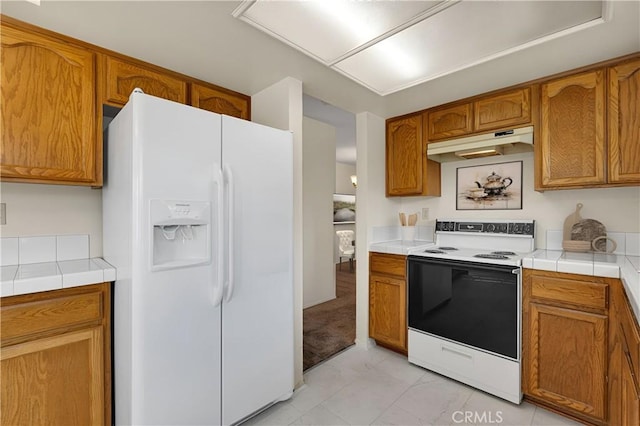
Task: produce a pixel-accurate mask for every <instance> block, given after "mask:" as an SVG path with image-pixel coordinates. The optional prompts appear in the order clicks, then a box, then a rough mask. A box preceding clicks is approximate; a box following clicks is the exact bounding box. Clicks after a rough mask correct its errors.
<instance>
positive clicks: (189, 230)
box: [151, 200, 211, 270]
mask: <svg viewBox="0 0 640 426" xmlns="http://www.w3.org/2000/svg"><path fill="white" fill-rule="evenodd" d="M151 226H152V227H153V234H152V237H151V238H152V242H151V246H152V255H151V269H152V270H162V269H172V268H180V267H184V266H193V265H199V264H205V263H208V262H209V261H210V259H211V204H210V203H209V202H203V201H168V200H151Z"/></svg>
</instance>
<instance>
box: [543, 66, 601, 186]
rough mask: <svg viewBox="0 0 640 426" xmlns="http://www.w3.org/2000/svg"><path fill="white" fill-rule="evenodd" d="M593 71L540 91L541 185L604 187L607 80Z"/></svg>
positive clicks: (571, 77)
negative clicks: (598, 185)
mask: <svg viewBox="0 0 640 426" xmlns="http://www.w3.org/2000/svg"><path fill="white" fill-rule="evenodd" d="M604 77H605V75H604V70H602V69H597V70H594V71H590V72H585V73H581V74H575V75H570V76H568V77H564V78H560V79H557V80H552V81H549V82H546V83H543V84H542V87H541V92H542V93H541V117H540V133H539V134H540V141H539V143H537V144H536V149H539V150H540V152H539V159H540V164H539V167H540V170H539V173H540V179H539V180H540V184H541V187H542V188H543V189H544V188H546V187H572V186H585V185H596V184H602V183H605V181H606V177H605V80H604Z"/></svg>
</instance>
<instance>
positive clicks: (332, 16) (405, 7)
mask: <svg viewBox="0 0 640 426" xmlns="http://www.w3.org/2000/svg"><path fill="white" fill-rule="evenodd" d="M609 6H610V3H608V2H604V1H598V0H596V1H593V0H584V1H536V0H524V1H500V0H499V1H473V0H440V1H351V0H307V1H269V0H245V1H243V2H242V3H241V4H240V6H239V7H238V8H236V10H235V11H234V12H233V15H234V16H235V17H238V18H239V19H242V20H243V21H245V22H247V23H249V24H251V25H253V26H255V27H257V28H259V29H261V30H262V31H265V32H266V33H268V34H270V35H272V36H273V37H276V38H278V39H279V40H281V41H283V42H284V43H287V44H289V45H290V46H292V47H294V48H296V49H298V50H300V51H302V52H304V53H305V54H307V55H309V56H311V57H313V58H314V59H316V60H318V61H320V62H321V63H323V64H325V65H326V66H328V67H331V68H333V69H334V70H336V71H338V72H340V73H342V74H344V75H345V76H347V77H349V78H351V79H353V80H354V81H356V82H358V83H360V84H362V85H363V86H365V87H367V88H369V89H370V90H372V91H373V92H375V93H377V94H379V95H383V96H384V95H387V94H391V93H394V92H397V91H399V90H403V89H406V88H409V87H412V86H415V85H417V84H420V83H423V82H426V81H429V80H433V79H435V78H438V77H441V76H444V75H447V74H451V73H453V72H456V71H459V70H462V69H465V68H469V67H472V66H474V65H478V64H481V63H483V62H487V61H490V60H493V59H496V58H499V57H502V56H506V55H509V54H511V53H514V52H517V51H519V50H523V49H526V48H529V47H531V46H534V45H536V44H540V43H544V42H547V41H549V40H552V39H555V38H558V37H562V36H564V35H566V34H569V33H572V32H576V31H580V30H583V29H585V28H589V27H592V26H593V25H598V24H600V23H603V22H604V17H605V16H606V15H605V13H604V9H605V7H609ZM611 7H612V6H611Z"/></svg>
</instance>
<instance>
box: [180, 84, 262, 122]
mask: <svg viewBox="0 0 640 426" xmlns="http://www.w3.org/2000/svg"><path fill="white" fill-rule="evenodd" d="M250 104H251V98H249V97H248V96H240V95H233V94H231V93H228V92H224V91H222V90H218V89H215V88H212V87H207V86H202V85H200V84H196V83H193V84H191V105H192V106H194V107H196V108H200V109H206V110H207V111H212V112H217V113H218V114H225V115H230V116H232V117H238V118H242V119H245V120H249V119H250V118H251V117H250Z"/></svg>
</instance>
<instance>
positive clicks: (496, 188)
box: [475, 172, 513, 195]
mask: <svg viewBox="0 0 640 426" xmlns="http://www.w3.org/2000/svg"><path fill="white" fill-rule="evenodd" d="M506 181H509V183H505V182H506ZM475 183H476V185H478V188H482V189H484V192H486V193H487V195H502V191H504V190H505V189H507V188H508V187H509V186H510V185H511V184H512V183H513V179H511V178H510V177H506V178H502V176H500V175H497V174H496V172H491V174H490V175H489V176H487V181H486V182H485V183H484V184H481V183H480V182H478V181H476V182H475Z"/></svg>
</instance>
